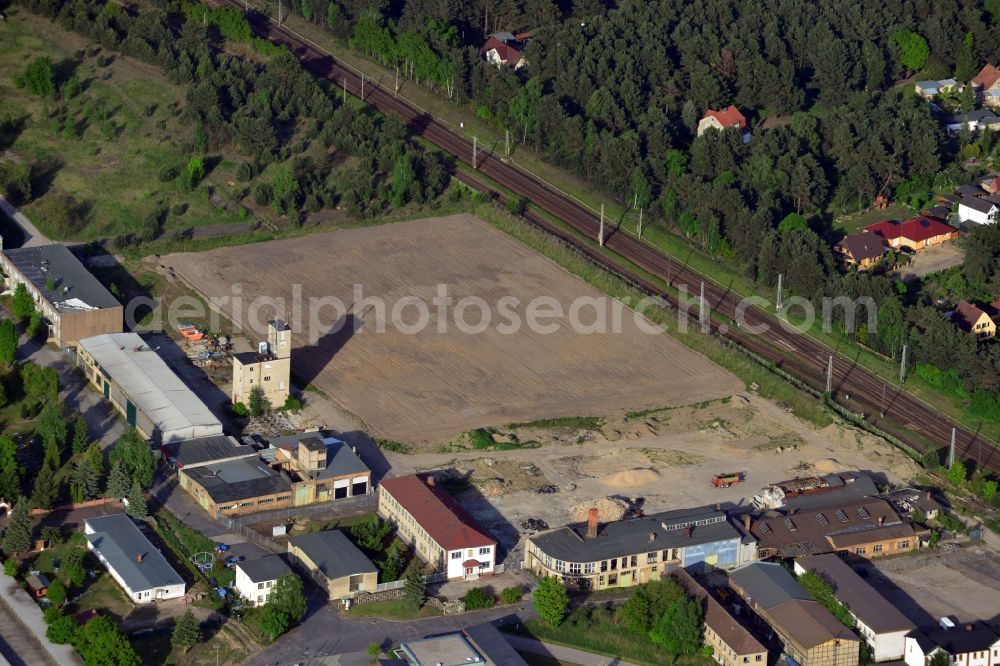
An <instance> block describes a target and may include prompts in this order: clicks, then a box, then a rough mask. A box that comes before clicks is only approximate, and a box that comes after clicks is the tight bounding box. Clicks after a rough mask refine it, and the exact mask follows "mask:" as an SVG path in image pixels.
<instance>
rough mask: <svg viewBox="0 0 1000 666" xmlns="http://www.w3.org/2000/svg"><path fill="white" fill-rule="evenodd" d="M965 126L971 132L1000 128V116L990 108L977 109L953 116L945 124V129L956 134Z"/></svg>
mask: <svg viewBox="0 0 1000 666" xmlns="http://www.w3.org/2000/svg"><path fill="white" fill-rule="evenodd" d="M963 128H966V129H968V130H969V131H970V132H981V131H983V130H986V129H988V130H997V129H1000V117H998V116H997V115H996V114H995V113H993V111H991V110H989V109H976V110H975V111H967V112H965V113H958V114H955V115H953V116H951V117H950V118H949V119H948V121H947V123H946V124H945V130H947V131H948V132H950V133H952V134H955V133H956V132H960V131H962V129H963Z"/></svg>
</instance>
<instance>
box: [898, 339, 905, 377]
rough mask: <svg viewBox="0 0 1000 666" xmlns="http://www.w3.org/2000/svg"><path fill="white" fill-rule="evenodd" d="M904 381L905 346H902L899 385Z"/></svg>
mask: <svg viewBox="0 0 1000 666" xmlns="http://www.w3.org/2000/svg"><path fill="white" fill-rule="evenodd" d="M904 381H906V345H903V354H902V356H900V359H899V383H900V384H902V383H903V382H904Z"/></svg>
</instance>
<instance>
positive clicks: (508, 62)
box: [479, 32, 530, 69]
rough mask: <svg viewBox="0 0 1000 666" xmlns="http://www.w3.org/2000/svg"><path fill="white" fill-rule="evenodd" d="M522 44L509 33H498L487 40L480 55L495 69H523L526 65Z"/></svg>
mask: <svg viewBox="0 0 1000 666" xmlns="http://www.w3.org/2000/svg"><path fill="white" fill-rule="evenodd" d="M528 34H530V33H528ZM522 43H523V42H520V41H518V39H517V37H515V36H514V35H512V34H511V33H509V32H506V33H496V34H494V35H490V36H489V37H488V38H487V39H486V42H485V43H484V44H483V48H481V49H480V50H479V54H480V56H481V57H482V58H483V60H485V61H486V62H488V63H490V64H491V65H493V66H494V67H505V66H506V67H513V68H514V69H521V68H522V67H524V64H525V60H524V58H523V56H522V53H521V49H522V46H521V45H522Z"/></svg>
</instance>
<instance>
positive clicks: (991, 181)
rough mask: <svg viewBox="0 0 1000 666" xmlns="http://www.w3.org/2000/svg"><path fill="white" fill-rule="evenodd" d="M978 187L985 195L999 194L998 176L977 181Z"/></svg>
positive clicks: (999, 181)
mask: <svg viewBox="0 0 1000 666" xmlns="http://www.w3.org/2000/svg"><path fill="white" fill-rule="evenodd" d="M979 187H981V188H982V189H983V191H984V192H986V193H987V194H1000V176H987V177H985V178H982V179H981V180H979Z"/></svg>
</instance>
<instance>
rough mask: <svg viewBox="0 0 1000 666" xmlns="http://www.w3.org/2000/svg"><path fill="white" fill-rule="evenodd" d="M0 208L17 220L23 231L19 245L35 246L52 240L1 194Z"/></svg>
mask: <svg viewBox="0 0 1000 666" xmlns="http://www.w3.org/2000/svg"><path fill="white" fill-rule="evenodd" d="M0 210H2V211H3V212H4V214H5V215H6V216H7V217H9V218H10V219H12V220H14V222H17V225H18V226H19V227H21V230H22V231H23V232H24V243H22V244H21V247H37V246H39V245H48V244H49V243H51V242H52V241H50V240H49V239H48V238H46V237H45V236H44V234H42V232H41V231H39V230H38V228H37V227H36V226H35V225H34V224H32V223H31V220H29V219H28V218H27V216H25V214H24V213H19V212H17V209H16V208H14V206H13V205H12V204H11V203H10V202H9V201H7V200H6V199H4V198H3V197H2V196H0Z"/></svg>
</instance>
